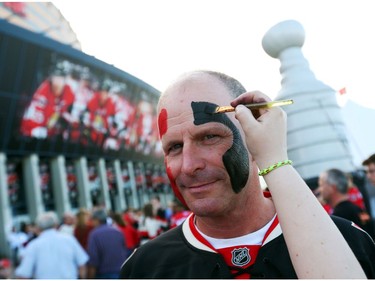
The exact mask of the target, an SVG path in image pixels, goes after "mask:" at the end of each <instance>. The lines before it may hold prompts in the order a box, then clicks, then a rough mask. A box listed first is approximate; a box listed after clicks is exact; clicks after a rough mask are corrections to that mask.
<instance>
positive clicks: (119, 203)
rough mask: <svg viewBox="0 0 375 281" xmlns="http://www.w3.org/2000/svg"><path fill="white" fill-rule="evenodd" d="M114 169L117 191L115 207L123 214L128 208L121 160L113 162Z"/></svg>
mask: <svg viewBox="0 0 375 281" xmlns="http://www.w3.org/2000/svg"><path fill="white" fill-rule="evenodd" d="M113 169H114V173H115V177H116V191H117V195H116V197H115V206H114V209H115V211H116V212H123V211H124V210H125V209H126V208H127V206H126V203H125V196H124V188H123V186H124V181H123V180H122V176H121V174H122V173H121V164H120V160H115V161H114V162H113Z"/></svg>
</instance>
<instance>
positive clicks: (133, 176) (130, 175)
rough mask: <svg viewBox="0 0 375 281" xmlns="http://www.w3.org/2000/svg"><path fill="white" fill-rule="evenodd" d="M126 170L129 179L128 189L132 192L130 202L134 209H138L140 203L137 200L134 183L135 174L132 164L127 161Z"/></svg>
mask: <svg viewBox="0 0 375 281" xmlns="http://www.w3.org/2000/svg"><path fill="white" fill-rule="evenodd" d="M128 170H129V177H130V187H131V191H132V200H133V206H134V208H136V209H138V208H140V202H139V198H138V192H137V184H136V182H135V173H134V164H133V162H132V161H128Z"/></svg>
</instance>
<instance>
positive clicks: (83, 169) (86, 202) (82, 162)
mask: <svg viewBox="0 0 375 281" xmlns="http://www.w3.org/2000/svg"><path fill="white" fill-rule="evenodd" d="M74 167H75V171H76V173H77V188H78V194H79V195H78V196H79V198H78V200H79V207H82V208H85V209H88V210H90V209H91V208H92V199H91V193H90V184H89V176H88V171H87V159H86V157H80V158H78V159H77V160H75V161H74Z"/></svg>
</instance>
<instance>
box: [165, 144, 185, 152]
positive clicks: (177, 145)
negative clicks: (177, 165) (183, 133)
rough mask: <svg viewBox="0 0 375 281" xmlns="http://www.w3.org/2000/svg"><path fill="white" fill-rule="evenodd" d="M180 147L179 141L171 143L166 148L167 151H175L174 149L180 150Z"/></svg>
mask: <svg viewBox="0 0 375 281" xmlns="http://www.w3.org/2000/svg"><path fill="white" fill-rule="evenodd" d="M181 148H182V144H180V143H176V144H173V145H171V146H170V147H169V148H168V153H175V152H176V151H178V150H180V149H181Z"/></svg>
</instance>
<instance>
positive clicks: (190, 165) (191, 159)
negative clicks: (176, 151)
mask: <svg viewBox="0 0 375 281" xmlns="http://www.w3.org/2000/svg"><path fill="white" fill-rule="evenodd" d="M203 157H204V153H203V152H202V151H200V149H199V148H197V147H196V146H194V145H184V148H183V153H182V167H181V171H182V172H183V173H185V174H187V175H194V174H195V172H196V171H198V170H201V169H203V168H204V167H205V161H204V158H203Z"/></svg>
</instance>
